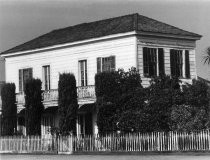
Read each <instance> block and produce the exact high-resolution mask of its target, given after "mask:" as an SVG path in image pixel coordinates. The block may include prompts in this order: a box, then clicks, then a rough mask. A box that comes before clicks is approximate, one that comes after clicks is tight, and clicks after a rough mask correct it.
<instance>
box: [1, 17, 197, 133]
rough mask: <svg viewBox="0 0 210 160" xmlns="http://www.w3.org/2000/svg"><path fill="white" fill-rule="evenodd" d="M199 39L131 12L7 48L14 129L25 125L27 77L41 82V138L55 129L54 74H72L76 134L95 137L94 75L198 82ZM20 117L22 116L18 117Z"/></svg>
mask: <svg viewBox="0 0 210 160" xmlns="http://www.w3.org/2000/svg"><path fill="white" fill-rule="evenodd" d="M200 38H201V36H200V35H198V34H195V33H192V32H188V31H184V30H182V29H179V28H177V27H174V26H171V25H168V24H165V23H162V22H159V21H156V20H154V19H151V18H148V17H145V16H142V15H139V14H131V15H125V16H121V17H116V18H110V19H105V20H100V21H95V22H91V23H83V24H79V25H75V26H70V27H67V28H63V29H58V30H54V31H52V32H50V33H47V34H45V35H43V36H40V37H38V38H35V39H33V40H31V41H29V42H26V43H24V44H22V45H19V46H17V47H14V48H12V49H10V50H7V51H5V52H3V53H1V55H2V56H3V57H4V58H5V60H6V61H5V65H6V82H14V83H15V84H16V92H17V106H18V113H19V115H20V116H19V121H18V123H19V129H21V126H23V125H24V123H23V121H24V117H23V115H24V114H23V113H24V103H25V102H24V93H23V87H24V84H25V80H27V79H28V78H31V77H34V78H40V79H41V80H42V83H43V90H44V93H43V104H44V106H45V111H44V114H43V115H42V134H43V135H45V134H47V131H48V129H49V128H50V127H51V126H58V119H59V115H58V113H57V106H58V103H57V100H58V91H57V88H58V78H59V73H63V72H71V73H74V75H75V77H76V80H77V86H78V87H77V92H78V103H79V107H80V108H79V114H78V119H77V133H78V134H93V133H97V132H98V130H97V125H96V116H97V115H96V110H95V101H96V97H95V87H94V84H95V82H94V76H95V74H96V73H97V72H101V71H110V70H116V69H118V68H123V69H125V70H128V69H129V68H131V67H132V66H133V67H136V68H138V70H139V72H140V74H141V77H142V83H143V86H148V85H149V80H150V77H151V76H158V75H159V74H161V73H165V74H167V75H177V76H179V77H181V79H182V80H183V82H189V83H190V82H191V81H192V79H193V78H197V74H196V64H195V47H196V40H199V39H200ZM21 115H22V116H21Z"/></svg>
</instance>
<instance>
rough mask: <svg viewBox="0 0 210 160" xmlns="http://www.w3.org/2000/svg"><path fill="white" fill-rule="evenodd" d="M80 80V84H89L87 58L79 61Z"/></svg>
mask: <svg viewBox="0 0 210 160" xmlns="http://www.w3.org/2000/svg"><path fill="white" fill-rule="evenodd" d="M79 81H80V84H79V85H80V86H87V85H88V81H87V60H81V61H79Z"/></svg>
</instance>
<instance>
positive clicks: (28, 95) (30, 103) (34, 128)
mask: <svg viewBox="0 0 210 160" xmlns="http://www.w3.org/2000/svg"><path fill="white" fill-rule="evenodd" d="M41 84H42V82H41V80H40V79H30V80H28V81H27V82H26V85H25V90H24V93H25V107H26V115H25V116H26V117H25V121H26V134H27V135H41V115H42V113H43V110H44V106H43V104H42V90H41Z"/></svg>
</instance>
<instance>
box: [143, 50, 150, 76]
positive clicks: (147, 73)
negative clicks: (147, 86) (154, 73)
mask: <svg viewBox="0 0 210 160" xmlns="http://www.w3.org/2000/svg"><path fill="white" fill-rule="evenodd" d="M143 65H144V76H145V77H147V76H148V75H149V66H148V53H147V48H146V47H144V48H143Z"/></svg>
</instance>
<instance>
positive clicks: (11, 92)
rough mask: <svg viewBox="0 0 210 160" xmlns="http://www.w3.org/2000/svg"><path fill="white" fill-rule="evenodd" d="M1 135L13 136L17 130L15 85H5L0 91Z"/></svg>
mask: <svg viewBox="0 0 210 160" xmlns="http://www.w3.org/2000/svg"><path fill="white" fill-rule="evenodd" d="M1 98H2V135H14V134H15V132H16V130H17V106H16V104H15V103H16V97H15V84H14V83H6V84H4V85H3V87H2V90H1Z"/></svg>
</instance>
